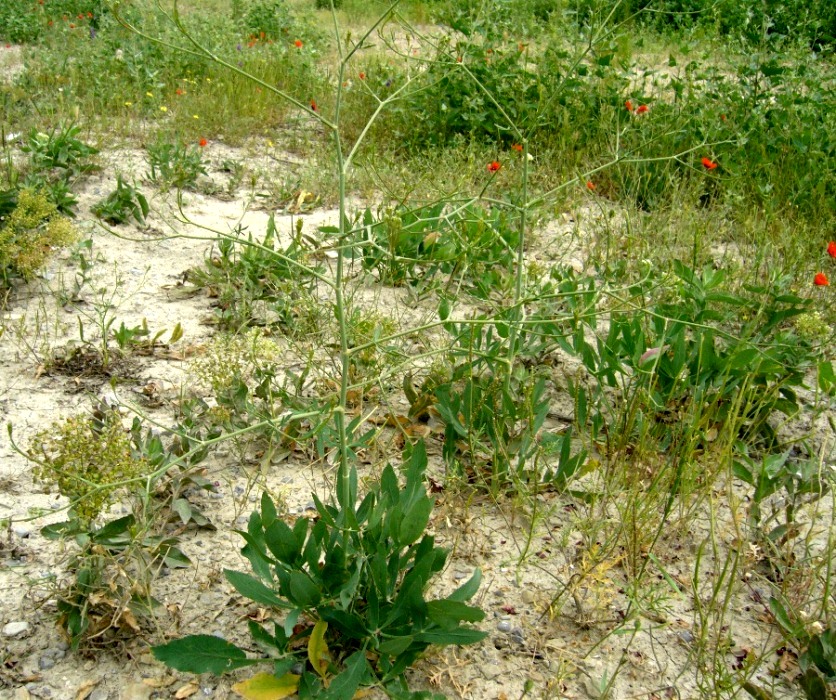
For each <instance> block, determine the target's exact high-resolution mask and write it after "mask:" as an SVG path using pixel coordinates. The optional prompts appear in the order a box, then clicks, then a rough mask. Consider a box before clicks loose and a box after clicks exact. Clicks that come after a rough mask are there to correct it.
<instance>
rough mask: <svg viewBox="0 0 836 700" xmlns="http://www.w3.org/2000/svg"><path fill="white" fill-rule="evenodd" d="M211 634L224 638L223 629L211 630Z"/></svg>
mask: <svg viewBox="0 0 836 700" xmlns="http://www.w3.org/2000/svg"><path fill="white" fill-rule="evenodd" d="M212 636H213V637H217V638H218V639H223V638H224V633H223V630H212Z"/></svg>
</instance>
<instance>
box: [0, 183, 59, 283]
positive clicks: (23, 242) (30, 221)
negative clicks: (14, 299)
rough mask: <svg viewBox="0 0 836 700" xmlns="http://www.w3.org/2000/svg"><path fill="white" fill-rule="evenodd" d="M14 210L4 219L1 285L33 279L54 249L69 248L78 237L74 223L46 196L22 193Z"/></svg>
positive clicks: (0, 249) (0, 248) (0, 243)
mask: <svg viewBox="0 0 836 700" xmlns="http://www.w3.org/2000/svg"><path fill="white" fill-rule="evenodd" d="M7 201H8V202H9V204H11V202H12V201H15V205H14V209H13V210H12V211H11V212H10V213H9V214H7V215H6V216H4V217H3V219H2V220H0V286H3V287H8V286H9V285H10V284H11V282H12V281H13V280H14V279H15V278H22V279H24V280H28V279H31V278H32V277H33V276H34V275H35V273H36V272H37V271H38V270H39V269H40V268H41V267H43V265H44V264H45V263H46V261H47V260H48V258H49V255H50V253H51V251H52V250H53V248H55V247H59V246H64V245H67V244H68V243H70V242H72V241H73V240H74V239H75V237H76V232H75V229H74V228H73V227H72V225H71V224H70V222H69V221H68V220H67V219H66V218H64V217H63V216H61V215H60V214H58V208H57V207H56V206H55V205H54V204H52V203H51V202H49V200H48V199H47V197H46V195H44V194H43V193H41V192H35V191H33V190H30V189H24V190H21V191H20V192H19V193H17V194H16V196H15V197H14V200H12V198H11V197H9V199H8V200H7Z"/></svg>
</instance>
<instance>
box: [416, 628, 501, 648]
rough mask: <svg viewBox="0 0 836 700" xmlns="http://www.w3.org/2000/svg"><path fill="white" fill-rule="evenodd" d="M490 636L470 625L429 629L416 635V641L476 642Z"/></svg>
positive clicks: (429, 642) (460, 643)
mask: <svg viewBox="0 0 836 700" xmlns="http://www.w3.org/2000/svg"><path fill="white" fill-rule="evenodd" d="M487 636H488V633H487V632H481V631H480V630H475V629H471V628H469V627H459V628H458V629H454V630H427V631H425V632H421V633H420V634H417V635H416V636H415V641H416V642H426V643H428V644H440V645H445V644H458V645H462V644H475V643H476V642H481V641H482V640H483V639H484V638H485V637H487Z"/></svg>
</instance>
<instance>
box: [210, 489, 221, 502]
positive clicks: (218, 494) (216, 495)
mask: <svg viewBox="0 0 836 700" xmlns="http://www.w3.org/2000/svg"><path fill="white" fill-rule="evenodd" d="M223 497H224V495H223V493H221V492H220V491H212V493H210V494H209V498H214V499H215V500H216V501H217V500H220V499H221V498H223Z"/></svg>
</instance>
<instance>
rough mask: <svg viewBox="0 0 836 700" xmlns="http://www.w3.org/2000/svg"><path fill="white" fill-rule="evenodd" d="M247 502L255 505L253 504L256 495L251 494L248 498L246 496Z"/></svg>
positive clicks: (256, 498)
mask: <svg viewBox="0 0 836 700" xmlns="http://www.w3.org/2000/svg"><path fill="white" fill-rule="evenodd" d="M247 500H248V501H249V502H250V503H255V502H256V501H257V500H258V494H256V493H251V494H250V495H249V496H247Z"/></svg>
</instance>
